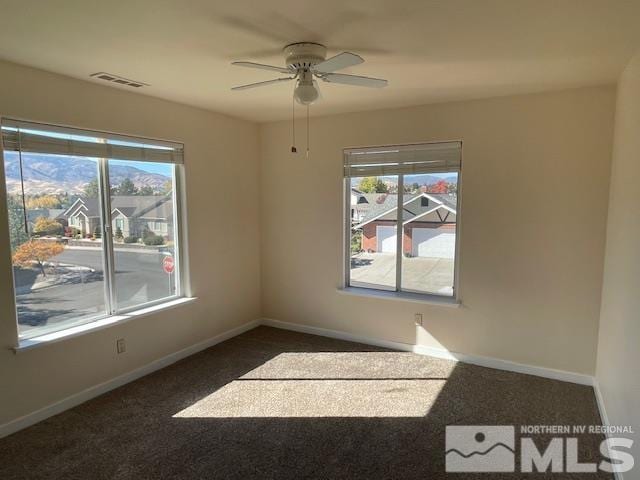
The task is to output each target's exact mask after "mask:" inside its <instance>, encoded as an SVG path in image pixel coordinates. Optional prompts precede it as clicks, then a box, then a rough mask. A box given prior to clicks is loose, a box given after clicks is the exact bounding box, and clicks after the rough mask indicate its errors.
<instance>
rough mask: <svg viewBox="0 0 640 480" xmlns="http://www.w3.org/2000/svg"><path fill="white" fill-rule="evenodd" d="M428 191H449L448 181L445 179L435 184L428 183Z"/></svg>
mask: <svg viewBox="0 0 640 480" xmlns="http://www.w3.org/2000/svg"><path fill="white" fill-rule="evenodd" d="M426 191H427V193H447V192H448V185H447V182H445V181H444V180H438V181H437V182H436V183H434V184H433V185H428V186H427V189H426Z"/></svg>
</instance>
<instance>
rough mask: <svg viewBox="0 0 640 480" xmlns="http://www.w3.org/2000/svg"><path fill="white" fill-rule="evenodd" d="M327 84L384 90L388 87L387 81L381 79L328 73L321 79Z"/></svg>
mask: <svg viewBox="0 0 640 480" xmlns="http://www.w3.org/2000/svg"><path fill="white" fill-rule="evenodd" d="M320 78H321V79H322V80H324V81H325V82H329V83H343V84H345V85H355V86H357V87H373V88H382V87H386V86H387V85H388V83H389V82H388V81H387V80H383V79H381V78H371V77H361V76H359V75H346V74H344V73H327V74H326V75H322V76H321V77H320Z"/></svg>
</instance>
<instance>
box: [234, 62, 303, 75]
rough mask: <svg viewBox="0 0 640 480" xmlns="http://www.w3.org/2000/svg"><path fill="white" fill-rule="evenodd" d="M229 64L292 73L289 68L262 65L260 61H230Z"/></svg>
mask: <svg viewBox="0 0 640 480" xmlns="http://www.w3.org/2000/svg"><path fill="white" fill-rule="evenodd" d="M231 65H236V66H238V67H249V68H259V69H260V70H271V71H273V72H280V73H292V72H291V70H289V69H288V68H285V67H276V66H273V65H263V64H262V63H253V62H231Z"/></svg>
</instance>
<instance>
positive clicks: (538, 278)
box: [260, 87, 615, 375]
mask: <svg viewBox="0 0 640 480" xmlns="http://www.w3.org/2000/svg"><path fill="white" fill-rule="evenodd" d="M343 88H348V87H343ZM614 103H615V91H614V89H613V88H611V87H598V88H584V89H576V90H567V91H562V92H555V93H547V94H535V95H522V96H514V97H502V98H494V99H488V100H478V101H466V102H457V103H446V104H438V105H427V106H421V107H412V108H404V109H395V110H384V111H374V112H367V113H354V114H346V115H337V116H330V117H323V118H322V117H321V118H314V119H312V120H311V157H310V159H308V160H307V159H306V158H305V155H304V153H298V154H291V153H289V147H290V142H291V124H290V122H276V123H269V124H263V125H261V126H260V134H261V161H262V163H261V168H262V172H261V192H262V199H261V202H260V203H261V207H262V210H261V232H262V254H261V259H262V285H263V288H262V306H263V315H264V316H266V317H269V318H274V319H277V320H284V321H288V322H296V323H302V324H307V325H312V326H318V327H324V328H329V329H334V330H343V331H346V332H350V333H355V334H360V335H363V336H368V337H376V338H380V339H385V340H393V341H399V342H405V343H418V344H422V345H428V346H434V347H439V346H442V347H445V348H447V349H449V350H452V351H456V352H461V353H466V354H474V355H484V356H490V357H496V358H500V359H505V360H511V361H515V362H521V363H525V364H531V365H537V366H542V367H550V368H556V369H561V370H568V371H573V372H579V373H584V374H589V375H592V374H593V373H594V371H595V362H596V343H597V332H598V317H599V313H600V293H601V282H602V269H603V252H604V242H605V225H606V213H607V200H608V185H609V173H610V172H609V170H610V162H611V142H612V131H613V115H614ZM312 108H313V107H312ZM456 139H462V140H463V142H464V147H463V148H464V166H463V177H464V180H463V182H464V185H463V192H464V193H463V199H462V204H463V206H462V215H461V220H462V228H461V232H460V235H461V270H460V273H461V276H460V293H461V295H462V300H463V306H462V307H461V308H457V309H455V308H449V307H442V306H427V305H421V304H416V303H409V302H399V301H395V300H385V299H372V298H369V297H367V298H360V297H353V296H348V295H344V294H340V293H338V290H337V287H338V286H339V285H340V284H341V279H342V245H343V241H342V215H343V205H342V197H343V187H342V149H343V148H345V147H354V146H368V145H385V144H386V145H388V144H398V143H410V142H420V141H439V140H456ZM298 150H299V151H302V152H304V139H302V140H301V141H299V144H298ZM301 199H304V200H301ZM415 312H422V313H423V315H424V328H416V327H415V326H414V323H413V318H414V313H415Z"/></svg>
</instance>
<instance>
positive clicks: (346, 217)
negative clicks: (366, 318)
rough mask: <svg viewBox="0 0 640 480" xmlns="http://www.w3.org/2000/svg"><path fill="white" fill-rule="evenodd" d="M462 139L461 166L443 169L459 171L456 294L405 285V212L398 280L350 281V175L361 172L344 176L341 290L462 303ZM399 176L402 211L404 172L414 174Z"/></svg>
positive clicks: (399, 230) (398, 240) (399, 220)
mask: <svg viewBox="0 0 640 480" xmlns="http://www.w3.org/2000/svg"><path fill="white" fill-rule="evenodd" d="M455 141H456V142H460V166H459V168H456V169H452V170H447V169H444V170H442V173H448V172H451V173H457V174H458V185H457V194H456V241H455V250H454V252H455V253H454V254H455V258H454V269H453V295H445V294H438V293H434V292H421V291H416V290H410V289H403V288H402V259H403V232H404V228H403V227H404V225H403V216H402V215H400V214H398V215H396V221H397V227H396V282H395V287H390V286H386V285H379V286H375V287H374V286H370V287H369V286H362V285H357V284H352V283H351V278H350V276H351V230H352V224H351V221H352V217H351V189H352V186H351V179H352V178H360V176H359V175H358V176H343V197H344V198H343V235H342V239H343V240H342V252H343V271H342V288H341V290H342V291H343V292H345V293H349V294H356V295H358V294H362V295H364V296H375V297H381V298H392V299H406V300H410V301H424V302H427V303H436V304H449V303H450V304H455V305H458V304H460V303H461V292H460V264H461V255H460V250H461V249H460V243H461V240H460V239H461V231H462V179H463V174H462V173H463V168H462V165H463V151H464V149H463V142H462V141H461V140H455ZM441 143H448V141H446V142H419V143H413V144H398V145H376V146H373V147H362V148H363V149H368V148H373V149H387V148H389V149H393V148H410V147H412V146H419V145H430V144H433V145H435V144H441ZM347 150H350V149H345V151H344V163H345V164H346V160H347ZM392 175H397V177H398V195H397V200H398V204H397V207H396V208H397V212H402V206H403V195H401V194H400V192H402V191H403V190H404V176H405V175H411V173H400V174H392Z"/></svg>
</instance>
